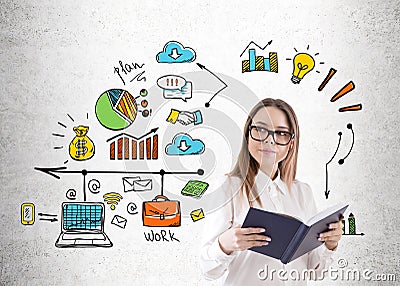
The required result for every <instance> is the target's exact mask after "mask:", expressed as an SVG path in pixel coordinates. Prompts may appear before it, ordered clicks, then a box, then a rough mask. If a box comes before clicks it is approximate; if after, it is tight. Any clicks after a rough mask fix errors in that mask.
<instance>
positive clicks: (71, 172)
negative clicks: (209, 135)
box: [34, 167, 204, 179]
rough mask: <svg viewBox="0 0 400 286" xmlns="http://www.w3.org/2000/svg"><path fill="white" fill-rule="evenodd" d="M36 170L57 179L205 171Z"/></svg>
mask: <svg viewBox="0 0 400 286" xmlns="http://www.w3.org/2000/svg"><path fill="white" fill-rule="evenodd" d="M34 169H35V170H37V171H41V172H43V173H46V174H48V175H50V176H53V177H54V178H56V179H60V176H58V175H56V174H55V173H61V174H82V175H84V176H86V175H87V174H148V175H161V173H163V174H168V175H174V174H177V175H178V174H180V175H182V174H187V175H190V174H197V175H203V174H204V170H203V169H198V170H197V171H195V172H189V171H164V170H160V171H106V170H94V171H91V170H86V169H82V170H67V167H50V168H43V167H34Z"/></svg>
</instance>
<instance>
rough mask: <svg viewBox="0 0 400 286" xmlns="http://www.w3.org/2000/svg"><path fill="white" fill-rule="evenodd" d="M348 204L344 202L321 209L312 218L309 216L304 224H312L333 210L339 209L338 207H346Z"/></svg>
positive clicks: (333, 211) (332, 212)
mask: <svg viewBox="0 0 400 286" xmlns="http://www.w3.org/2000/svg"><path fill="white" fill-rule="evenodd" d="M348 206H349V205H347V204H345V203H340V204H337V205H334V206H331V207H329V208H327V209H325V210H323V211H322V212H319V213H317V214H316V215H315V216H313V217H312V218H310V219H309V220H308V221H307V222H306V225H308V226H312V225H313V224H315V223H317V222H318V221H320V220H322V219H324V218H326V217H327V216H329V215H331V214H334V213H335V212H337V211H339V210H340V209H342V208H344V207H346V208H347V207H348Z"/></svg>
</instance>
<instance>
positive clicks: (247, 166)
mask: <svg viewBox="0 0 400 286" xmlns="http://www.w3.org/2000/svg"><path fill="white" fill-rule="evenodd" d="M267 106H271V107H276V108H278V109H280V110H282V111H283V112H284V113H285V114H286V116H287V118H288V120H289V125H290V126H289V128H290V132H292V133H294V138H293V139H292V140H293V143H292V148H289V151H288V154H287V156H286V158H285V159H283V160H282V161H281V162H279V164H278V169H279V171H280V175H281V178H282V180H283V181H284V182H285V183H286V186H287V187H288V189H289V190H290V189H291V186H292V183H293V181H294V180H295V178H296V168H297V155H298V148H299V137H300V133H299V124H298V121H297V117H296V114H295V113H294V110H293V108H292V107H291V106H290V105H289V104H287V103H286V102H285V101H283V100H280V99H272V98H265V99H263V100H261V101H260V102H259V103H257V104H256V105H255V106H254V107H253V109H252V110H251V111H250V113H249V115H248V117H247V120H246V124H245V125H244V129H243V135H244V138H243V141H242V147H241V149H240V153H239V156H238V159H237V161H236V165H235V167H234V168H233V170H232V171H231V172H230V173H229V174H228V176H235V177H238V178H240V179H241V181H242V185H241V191H242V192H241V193H243V191H244V193H245V194H246V197H247V200H248V201H249V204H250V206H252V205H253V200H251V199H250V194H251V190H252V189H253V187H254V188H255V187H256V186H255V185H254V183H255V177H256V175H257V174H258V171H259V167H260V165H259V164H258V162H257V161H256V160H255V159H254V158H253V157H252V156H251V155H250V152H249V148H248V141H249V126H250V124H251V123H252V120H253V117H254V116H255V115H256V113H257V112H258V111H259V110H260V109H262V108H265V107H267ZM256 201H257V202H258V203H259V204H260V205H261V201H260V197H259V196H257V197H256Z"/></svg>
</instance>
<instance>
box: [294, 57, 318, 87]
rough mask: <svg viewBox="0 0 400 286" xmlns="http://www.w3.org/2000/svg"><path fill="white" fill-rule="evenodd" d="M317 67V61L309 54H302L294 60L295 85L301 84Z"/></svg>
mask: <svg viewBox="0 0 400 286" xmlns="http://www.w3.org/2000/svg"><path fill="white" fill-rule="evenodd" d="M314 65H315V61H314V59H313V58H312V56H310V55H309V54H306V53H300V54H297V55H296V56H295V57H294V59H293V76H292V82H293V83H300V81H301V80H302V79H303V77H304V76H305V75H306V74H307V73H309V72H310V71H311V70H312V69H313V68H314Z"/></svg>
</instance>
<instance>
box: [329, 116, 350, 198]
mask: <svg viewBox="0 0 400 286" xmlns="http://www.w3.org/2000/svg"><path fill="white" fill-rule="evenodd" d="M347 129H350V130H351V133H352V143H351V147H350V150H349V152H348V153H347V154H346V156H344V157H343V158H342V159H339V161H338V163H339V165H343V164H344V160H346V159H347V157H349V155H350V153H351V151H352V150H353V146H354V137H355V136H354V130H353V125H352V124H351V123H349V124H347ZM338 135H339V141H338V145H337V147H336V150H335V153H334V154H333V156H332V158H331V159H330V160H329V161H328V162H327V163H326V164H325V198H326V199H328V196H329V193H330V192H331V191H330V190H328V177H329V175H328V165H329V164H330V163H331V162H332V160H333V158H335V156H336V154H337V152H338V150H339V146H340V142H341V138H342V132H339V133H338Z"/></svg>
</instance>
